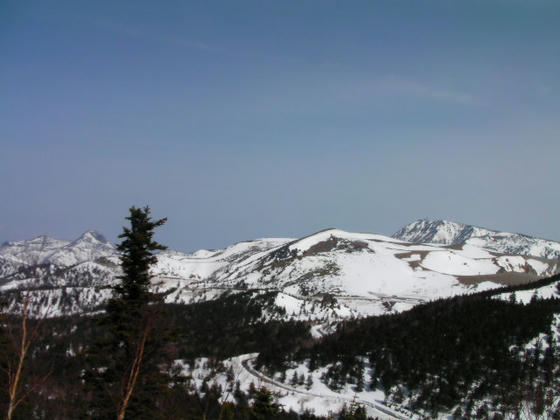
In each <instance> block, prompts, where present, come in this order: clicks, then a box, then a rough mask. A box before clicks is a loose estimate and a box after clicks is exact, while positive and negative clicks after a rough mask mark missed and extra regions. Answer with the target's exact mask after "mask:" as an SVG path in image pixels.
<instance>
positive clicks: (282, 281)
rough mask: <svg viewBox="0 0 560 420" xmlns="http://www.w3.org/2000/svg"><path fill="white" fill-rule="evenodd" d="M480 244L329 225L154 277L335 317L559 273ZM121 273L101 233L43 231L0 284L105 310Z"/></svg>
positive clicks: (176, 288)
mask: <svg viewBox="0 0 560 420" xmlns="http://www.w3.org/2000/svg"><path fill="white" fill-rule="evenodd" d="M478 245H479V244H477V243H472V241H468V242H467V243H466V244H461V245H452V246H447V245H436V244H415V243H410V242H406V241H402V240H398V239H394V238H390V237H386V236H383V235H377V234H364V233H351V232H345V231H342V230H338V229H328V230H324V231H321V232H317V233H315V234H313V235H309V236H307V237H304V238H301V239H289V238H264V239H257V240H254V241H244V242H239V243H236V244H234V245H232V246H230V247H227V248H225V249H220V250H212V251H209V250H200V251H197V252H195V253H193V254H183V253H180V252H176V251H166V252H162V253H160V254H158V262H157V264H156V265H155V266H154V267H153V268H152V274H153V276H154V278H153V282H152V283H153V290H154V292H157V293H162V294H164V295H165V300H166V302H169V303H183V304H187V303H191V302H197V301H204V300H210V299H216V298H218V297H220V296H222V295H224V294H225V293H236V292H241V291H245V290H248V289H250V290H255V291H273V292H278V293H279V294H278V297H277V299H276V301H275V302H274V305H273V306H274V307H271V308H269V309H267V313H269V314H270V315H269V318H270V319H272V318H277V314H278V313H282V314H283V316H284V317H285V318H286V319H306V320H315V321H321V322H328V321H329V320H334V319H340V318H348V317H356V316H363V315H376V314H383V313H387V312H398V311H403V310H407V309H410V308H411V307H412V306H414V305H416V304H418V303H420V302H425V301H428V300H432V299H436V298H440V297H447V296H453V295H456V294H462V293H471V292H475V291H479V290H485V289H488V288H494V287H497V286H500V285H504V284H513V283H522V282H527V281H530V280H533V279H536V278H539V277H544V276H549V275H552V274H555V273H556V272H557V271H558V268H559V265H558V261H557V260H546V259H539V258H533V257H527V256H523V255H500V254H497V253H496V252H495V251H489V250H488V249H485V248H483V247H480V246H478ZM38 264H41V265H38ZM119 274H120V268H119V257H118V252H117V251H116V248H115V247H114V245H112V244H110V243H108V242H107V241H106V240H105V239H104V238H103V237H102V235H100V234H98V233H95V232H86V233H85V234H84V235H82V236H81V237H80V238H78V239H77V240H75V241H73V242H65V241H56V240H52V239H50V238H45V237H42V238H37V239H35V240H31V241H22V242H14V243H8V244H6V245H4V246H2V247H1V248H0V291H6V292H8V291H11V292H14V291H16V290H19V289H24V288H26V289H29V288H31V289H34V290H35V291H34V292H33V293H36V294H41V296H43V295H45V294H47V295H48V294H53V295H55V294H57V293H58V295H60V299H58V298H56V299H55V298H53V299H49V300H48V301H49V302H50V304H51V306H54V307H55V309H54V312H55V313H56V314H62V313H69V312H68V311H71V312H79V311H81V310H83V311H91V310H96V308H98V307H99V306H100V305H102V304H103V302H104V299H106V296H108V293H106V290H108V289H106V288H107V287H110V286H111V285H112V284H113V283H114V281H115V279H116V276H118V275H119ZM59 289H64V291H65V292H64V294H60V290H59ZM100 290H105V291H103V292H100ZM58 295H57V296H58ZM42 299H43V301H44V300H45V299H46V298H44V297H42ZM53 302H54V303H53ZM69 308H70V309H69Z"/></svg>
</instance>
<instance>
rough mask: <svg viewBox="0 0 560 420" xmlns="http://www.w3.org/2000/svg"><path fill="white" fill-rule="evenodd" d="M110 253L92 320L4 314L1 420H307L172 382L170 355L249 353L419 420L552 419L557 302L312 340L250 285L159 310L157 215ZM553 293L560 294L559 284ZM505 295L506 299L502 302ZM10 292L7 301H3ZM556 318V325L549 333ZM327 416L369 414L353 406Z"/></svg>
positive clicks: (450, 309)
mask: <svg viewBox="0 0 560 420" xmlns="http://www.w3.org/2000/svg"><path fill="white" fill-rule="evenodd" d="M127 219H128V220H129V221H130V224H131V227H130V228H124V232H123V234H122V235H121V238H122V239H123V241H122V243H121V245H120V246H119V250H120V251H121V253H122V258H121V260H122V267H123V275H122V277H121V278H120V279H119V283H118V285H117V286H116V287H115V289H114V293H113V298H112V299H111V300H110V301H109V303H108V305H107V306H106V308H105V310H104V311H101V312H99V313H97V314H94V315H90V316H66V317H58V318H31V317H28V316H27V313H26V312H25V308H26V301H25V299H27V297H26V296H22V297H21V299H23V306H22V307H23V308H24V310H23V311H22V313H21V314H20V315H13V314H12V315H4V316H3V318H2V323H1V327H2V328H1V329H0V346H1V350H2V351H1V352H0V367H1V369H2V373H3V374H2V375H1V377H0V390H1V391H2V392H1V393H0V410H1V412H2V416H4V417H5V418H6V419H81V418H84V419H90V418H91V419H113V418H117V419H125V418H130V419H158V418H162V419H164V418H167V419H170V418H172V419H202V418H204V419H269V418H276V419H292V418H293V419H314V418H316V417H315V416H313V414H311V413H304V414H301V413H300V414H296V413H294V412H288V411H285V410H283V409H282V407H280V406H278V404H276V403H275V400H274V395H273V394H271V393H270V392H269V391H267V390H266V389H265V388H260V389H256V388H254V387H252V388H251V389H250V390H249V392H243V391H242V390H241V389H240V387H239V384H235V381H234V380H232V383H231V384H230V386H231V389H230V391H231V395H232V396H233V401H234V402H228V403H223V400H222V399H221V398H222V396H223V392H224V389H221V388H220V387H219V386H215V385H212V384H210V383H209V382H206V380H204V381H203V382H202V385H200V386H197V385H196V383H195V382H194V381H193V380H192V378H189V377H188V376H184V375H182V374H180V372H179V371H178V370H177V368H176V365H174V363H173V362H174V361H175V360H178V359H180V360H183V361H184V362H185V363H194V361H195V360H196V359H197V358H200V357H204V358H207V360H208V363H209V365H210V366H211V368H212V369H215V370H220V369H224V368H223V365H221V363H220V361H222V360H224V359H226V358H229V357H233V356H237V355H240V354H246V353H259V356H258V358H257V360H256V366H257V368H259V369H261V370H262V371H264V372H267V373H269V374H270V373H275V372H282V371H285V370H286V369H287V368H289V367H290V366H294V365H297V364H298V363H299V364H301V363H305V364H307V366H308V367H309V369H310V370H312V371H313V370H316V369H319V368H322V369H325V373H324V375H323V378H322V380H323V382H324V383H326V384H327V385H328V386H329V387H330V388H331V389H333V390H339V389H342V388H343V387H345V386H347V385H348V384H351V385H352V386H353V388H354V390H355V391H356V392H361V391H364V390H375V389H378V388H379V389H382V390H383V391H384V392H385V394H386V395H387V398H388V401H389V402H391V403H394V404H399V405H401V406H403V407H406V408H407V409H409V410H410V411H412V412H415V413H419V414H420V415H423V416H425V417H426V418H430V417H434V416H436V415H438V414H440V413H450V412H451V413H453V416H454V417H455V418H496V419H499V418H517V417H520V416H524V417H527V416H529V417H534V418H538V417H539V416H542V415H548V418H558V417H559V416H560V411H559V407H558V395H559V390H560V363H559V360H560V345H559V342H558V341H559V340H558V337H559V332H558V331H557V329H556V328H557V327H552V326H553V325H555V324H554V322H553V321H554V319H555V317H558V314H559V313H560V300H559V299H557V298H549V299H538V298H536V297H535V298H533V299H532V300H531V301H530V302H529V303H526V304H524V303H521V302H518V301H517V300H516V297H515V292H516V291H520V290H530V289H531V288H535V287H542V286H546V285H551V284H558V282H559V280H560V276H558V275H557V276H554V277H551V278H547V279H542V280H540V281H538V282H536V283H533V284H531V285H523V286H517V287H507V288H502V289H497V290H492V291H487V292H483V293H479V294H475V295H470V296H458V297H454V298H450V299H440V300H437V301H433V302H430V303H426V304H422V305H419V306H416V307H414V308H413V309H412V310H409V311H407V312H404V313H400V314H393V315H385V316H377V317H368V318H362V319H355V320H349V321H346V322H342V323H340V324H339V325H338V327H337V329H336V331H335V332H334V333H333V334H330V335H327V336H325V337H323V338H322V339H314V338H312V336H311V334H310V325H309V324H308V323H305V322H296V321H267V320H266V318H265V317H263V308H264V307H265V306H266V303H267V302H268V301H270V300H271V299H274V293H272V292H270V293H259V294H256V295H255V293H254V292H251V291H246V292H242V293H236V294H231V295H225V296H223V297H221V298H219V299H216V300H213V301H207V302H201V303H195V304H190V305H170V304H164V303H163V300H162V296H158V295H155V294H153V293H151V292H150V291H149V288H148V285H149V282H150V276H149V275H148V269H149V266H150V264H152V263H153V262H154V261H155V258H156V257H155V254H154V253H155V252H157V250H160V249H163V248H164V247H163V245H161V244H159V243H157V242H155V241H154V240H153V238H152V236H153V233H154V229H155V228H157V227H158V226H161V225H162V224H163V223H165V219H161V220H158V221H153V220H151V218H150V211H149V208H144V209H137V208H134V207H133V208H131V209H130V216H129V217H127ZM558 287H560V286H558ZM504 294H509V296H510V297H509V298H508V299H503V298H498V295H502V296H503V295H504ZM7 297H11V298H13V296H7V295H6V296H4V298H7ZM557 325H558V323H556V326H557ZM335 418H339V419H350V418H365V413H364V412H363V409H362V408H360V407H354V408H353V409H352V408H351V409H350V410H346V409H345V410H343V411H342V412H341V413H339V414H338V415H336V417H335Z"/></svg>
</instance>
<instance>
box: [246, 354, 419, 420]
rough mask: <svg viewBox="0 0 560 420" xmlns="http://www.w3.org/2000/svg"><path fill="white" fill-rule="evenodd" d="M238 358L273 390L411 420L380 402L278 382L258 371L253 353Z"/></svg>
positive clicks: (383, 419) (389, 418) (389, 419)
mask: <svg viewBox="0 0 560 420" xmlns="http://www.w3.org/2000/svg"><path fill="white" fill-rule="evenodd" d="M236 359H237V361H238V362H239V366H238V368H241V369H243V370H244V371H245V372H246V373H247V374H249V375H250V376H252V377H254V378H255V379H256V380H257V383H265V384H267V385H268V387H269V388H271V389H270V390H271V391H279V392H288V393H290V394H292V395H293V394H299V395H301V396H304V397H307V398H309V397H311V398H314V399H319V401H322V402H325V403H327V402H328V403H329V404H326V405H329V406H330V405H332V403H333V402H335V403H342V404H344V403H346V404H349V403H353V402H355V403H358V404H360V405H363V406H364V407H365V408H366V410H367V414H368V416H372V417H377V418H379V419H380V420H396V419H397V420H410V418H409V417H406V416H404V415H403V414H401V413H398V412H396V411H394V410H392V409H391V408H389V407H387V406H385V405H383V404H381V403H380V402H371V401H365V400H360V399H355V400H353V399H352V398H347V397H343V396H336V395H324V394H318V393H313V392H309V391H303V390H301V389H297V388H294V387H291V386H289V385H286V384H283V383H281V382H277V381H275V380H273V379H271V378H269V377H267V376H265V375H263V374H262V373H260V372H258V371H257V370H255V369H254V368H253V367H252V366H251V363H252V362H253V361H254V360H255V359H256V357H255V355H253V354H250V355H244V356H241V357H239V358H236Z"/></svg>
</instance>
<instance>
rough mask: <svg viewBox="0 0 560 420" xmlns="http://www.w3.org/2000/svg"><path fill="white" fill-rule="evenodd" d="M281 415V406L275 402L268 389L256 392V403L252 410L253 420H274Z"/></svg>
mask: <svg viewBox="0 0 560 420" xmlns="http://www.w3.org/2000/svg"><path fill="white" fill-rule="evenodd" d="M278 414H280V406H279V405H278V404H277V403H275V402H274V396H273V395H272V393H271V392H270V391H269V390H268V389H266V388H260V389H258V390H257V391H255V402H254V403H253V407H252V410H251V416H250V418H251V420H268V419H273V418H275V417H276V416H278Z"/></svg>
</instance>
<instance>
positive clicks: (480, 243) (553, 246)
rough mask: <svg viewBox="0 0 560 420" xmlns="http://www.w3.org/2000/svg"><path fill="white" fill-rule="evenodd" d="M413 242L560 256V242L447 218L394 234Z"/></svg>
mask: <svg viewBox="0 0 560 420" xmlns="http://www.w3.org/2000/svg"><path fill="white" fill-rule="evenodd" d="M392 237H393V238H395V239H400V240H403V241H407V242H414V243H433V244H443V245H457V244H464V243H468V244H470V245H475V246H477V247H481V248H486V249H489V250H491V251H495V252H499V253H502V254H517V255H531V256H535V257H541V258H553V259H557V258H560V243H558V242H554V241H549V240H545V239H539V238H533V237H531V236H527V235H523V234H520V233H509V232H498V231H495V230H490V229H486V228H483V227H479V226H473V225H466V224H463V223H458V222H450V221H448V220H434V221H431V220H427V219H418V220H415V221H414V222H412V223H409V224H408V225H406V226H405V227H403V228H402V229H400V230H399V231H398V232H396V233H394V234H393V235H392Z"/></svg>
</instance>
